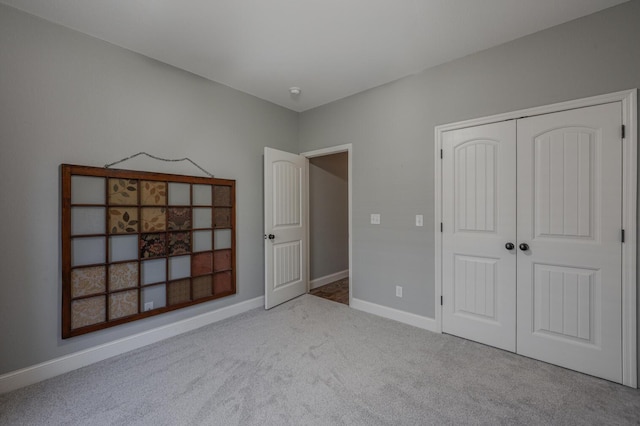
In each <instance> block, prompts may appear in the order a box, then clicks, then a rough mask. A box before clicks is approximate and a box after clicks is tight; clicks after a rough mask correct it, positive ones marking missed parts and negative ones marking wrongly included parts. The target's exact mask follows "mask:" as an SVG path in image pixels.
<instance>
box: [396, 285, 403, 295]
mask: <svg viewBox="0 0 640 426" xmlns="http://www.w3.org/2000/svg"><path fill="white" fill-rule="evenodd" d="M396 297H402V287H401V286H399V285H397V286H396Z"/></svg>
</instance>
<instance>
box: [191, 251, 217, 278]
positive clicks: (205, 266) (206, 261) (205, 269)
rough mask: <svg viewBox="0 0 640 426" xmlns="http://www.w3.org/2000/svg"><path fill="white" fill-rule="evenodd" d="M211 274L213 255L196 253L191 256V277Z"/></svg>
mask: <svg viewBox="0 0 640 426" xmlns="http://www.w3.org/2000/svg"><path fill="white" fill-rule="evenodd" d="M212 272H213V253H211V252H208V253H197V254H194V255H193V256H191V275H193V276H196V275H205V274H210V273H212Z"/></svg>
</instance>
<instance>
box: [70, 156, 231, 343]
mask: <svg viewBox="0 0 640 426" xmlns="http://www.w3.org/2000/svg"><path fill="white" fill-rule="evenodd" d="M61 172H62V337H63V338H65V339H66V338H69V337H74V336H78V335H81V334H85V333H90V332H93V331H96V330H101V329H104V328H108V327H113V326H116V325H119V324H124V323H127V322H130V321H135V320H139V319H142V318H147V317H150V316H153V315H158V314H162V313H164V312H169V311H173V310H176V309H181V308H184V307H187V306H192V305H195V304H198V303H203V302H207V301H210V300H214V299H218V298H221V297H226V296H229V295H232V294H236V268H235V263H236V255H235V253H236V247H235V246H236V239H235V233H236V232H235V217H236V211H235V210H236V207H235V204H236V203H235V181H234V180H229V179H218V178H208V177H195V176H182V175H173V174H163V173H153V172H141V171H131V170H120V169H108V168H101V167H89V166H77V165H69V164H63V165H61Z"/></svg>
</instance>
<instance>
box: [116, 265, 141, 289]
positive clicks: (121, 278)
mask: <svg viewBox="0 0 640 426" xmlns="http://www.w3.org/2000/svg"><path fill="white" fill-rule="evenodd" d="M137 285H138V262H130V263H115V264H113V265H109V291H115V290H122V289H124V288H131V287H136V286H137Z"/></svg>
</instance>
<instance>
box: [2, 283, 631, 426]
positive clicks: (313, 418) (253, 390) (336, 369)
mask: <svg viewBox="0 0 640 426" xmlns="http://www.w3.org/2000/svg"><path fill="white" fill-rule="evenodd" d="M639 420H640V392H639V391H638V390H635V389H630V388H626V387H624V386H621V385H617V384H614V383H611V382H607V381H605V380H600V379H596V378H594V377H590V376H586V375H583V374H580V373H576V372H573V371H569V370H565V369H562V368H559V367H555V366H553V365H549V364H545V363H542V362H538V361H534V360H531V359H528V358H524V357H521V356H518V355H515V354H512V353H509V352H505V351H501V350H498V349H494V348H490V347H487V346H483V345H480V344H477V343H474V342H470V341H467V340H463V339H459V338H456V337H452V336H448V335H441V334H435V333H430V332H428V331H424V330H421V329H418V328H414V327H411V326H407V325H404V324H400V323H397V322H394V321H390V320H386V319H383V318H379V317H376V316H373V315H369V314H366V313H364V312H360V311H357V310H354V309H351V308H349V307H347V306H345V305H343V304H339V303H333V302H330V301H328V300H324V299H321V298H318V297H314V296H311V295H304V296H302V297H300V298H297V299H295V300H293V301H291V302H288V303H286V304H284V305H281V306H279V307H276V308H274V309H272V310H269V311H265V310H263V309H256V310H252V311H250V312H247V313H244V314H242V315H239V316H237V317H233V318H229V319H227V320H225V321H222V322H219V323H216V324H212V325H209V326H206V327H203V328H201V329H198V330H195V331H193V332H190V333H188V334H184V335H181V336H176V337H174V338H171V339H167V340H165V341H162V342H159V343H156V344H154V345H150V346H147V347H144V348H141V349H138V350H136V351H132V352H129V353H126V354H123V355H120V356H117V357H114V358H111V359H108V360H105V361H102V362H99V363H96V364H93V365H91V366H88V367H85V368H82V369H79V370H76V371H73V372H71V373H67V374H64V375H61V376H58V377H56V378H53V379H50V380H47V381H45V382H41V383H38V384H35V385H32V386H29V387H26V388H23V389H20V390H17V391H14V392H11V393H8V394H4V395H0V424H1V425H153V426H160V425H243V426H244V425H461V424H473V425H480V424H484V425H516V424H534V425H626V424H638V422H639Z"/></svg>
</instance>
